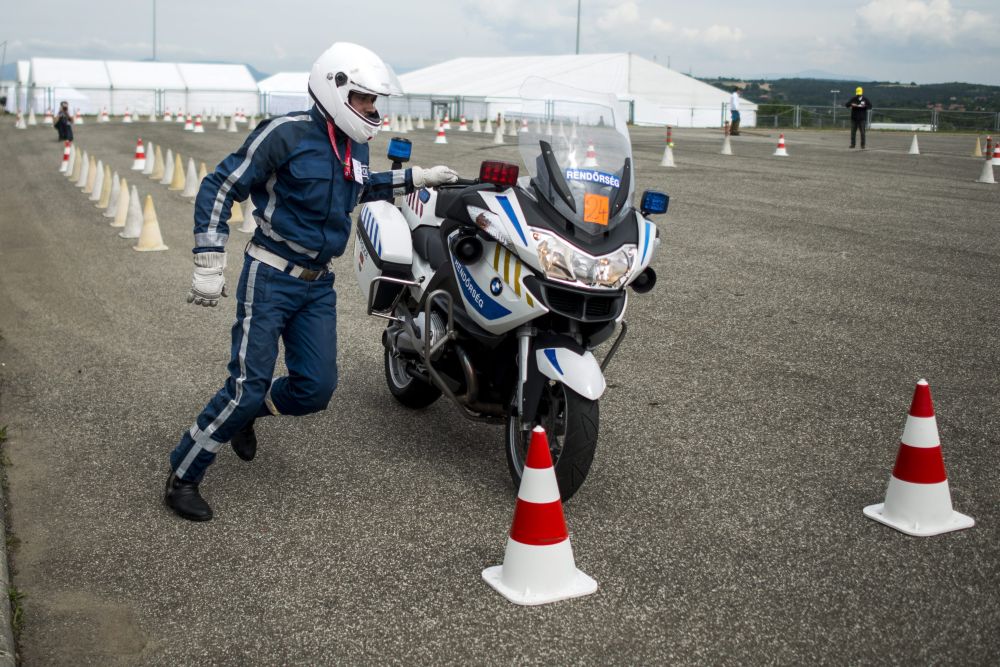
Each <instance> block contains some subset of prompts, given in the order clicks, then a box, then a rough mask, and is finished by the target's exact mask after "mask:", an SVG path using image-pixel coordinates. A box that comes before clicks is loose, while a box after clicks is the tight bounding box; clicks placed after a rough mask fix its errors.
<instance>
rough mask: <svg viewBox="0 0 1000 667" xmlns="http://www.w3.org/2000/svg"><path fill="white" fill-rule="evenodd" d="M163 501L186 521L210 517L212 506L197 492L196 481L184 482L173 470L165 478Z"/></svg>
mask: <svg viewBox="0 0 1000 667" xmlns="http://www.w3.org/2000/svg"><path fill="white" fill-rule="evenodd" d="M163 502H165V503H166V504H167V507H169V508H170V509H172V510H173V511H174V512H175V513H177V515H178V516H181V517H184V518H185V519H187V520H188V521H208V520H209V519H211V518H212V508H211V507H209V505H208V503H206V502H205V499H204V498H202V497H201V494H200V493H198V484H197V483H196V482H185V481H184V480H183V479H180V478H179V477H178V476H177V475H176V474H174V473H173V472H171V473H170V477H168V478H167V489H166V492H165V493H164V495H163Z"/></svg>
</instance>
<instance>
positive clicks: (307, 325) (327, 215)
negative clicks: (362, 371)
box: [164, 42, 457, 521]
mask: <svg viewBox="0 0 1000 667" xmlns="http://www.w3.org/2000/svg"><path fill="white" fill-rule="evenodd" d="M401 93H402V90H401V88H400V86H399V82H398V80H397V79H396V76H395V75H394V74H393V72H392V70H391V69H390V68H389V67H388V66H386V65H385V63H383V62H382V60H381V59H380V58H379V57H378V56H376V55H375V54H374V53H372V52H371V51H369V50H368V49H365V48H364V47H361V46H358V45H356V44H349V43H346V42H338V43H336V44H334V45H333V46H331V47H330V48H329V49H328V50H327V51H326V52H324V53H323V55H321V56H320V58H319V59H318V60H317V61H316V63H315V64H314V65H313V68H312V72H311V73H310V76H309V94H310V96H311V97H312V99H313V102H314V103H315V104H314V106H313V107H312V108H311V109H310V110H309V111H302V112H294V113H290V114H288V115H285V116H281V117H278V118H273V119H270V120H268V121H265V122H264V123H262V124H261V125H260V126H259V127H258V128H257V130H255V131H254V132H253V133H252V134H251V135H250V136H249V137H248V138H247V140H246V142H245V143H244V144H243V146H241V147H240V149H239V150H237V151H236V152H235V153H233V154H232V155H230V156H229V157H227V158H226V159H225V160H223V161H222V162H221V163H220V164H219V166H218V167H217V168H216V170H215V171H214V172H213V173H212V174H210V175H208V176H207V177H206V178H205V179H204V181H203V182H202V184H201V188H200V190H199V191H198V197H197V199H196V200H195V213H194V238H195V247H194V265H195V268H194V278H193V280H192V286H191V291H190V292H189V294H188V298H187V300H188V302H189V303H191V302H193V303H195V304H199V305H203V306H215V305H217V304H218V302H219V299H220V297H224V296H228V294H227V293H226V287H225V278H224V275H223V269H224V268H225V266H226V251H225V246H226V241H227V240H228V238H229V226H228V225H227V221H228V219H229V216H230V211H231V209H232V206H233V202H234V201H244V200H246V198H247V197H250V198H251V200H252V202H253V206H254V212H253V215H254V219H255V220H256V222H257V230H256V231H255V232H254V235H253V239H252V240H251V241H250V243H249V244H247V247H246V251H245V254H246V257H245V260H244V263H243V271H242V273H241V274H240V281H239V285H238V287H237V288H236V299H237V305H236V323H235V324H234V325H233V329H232V358H231V359H230V361H229V367H228V368H229V378H228V379H227V380H226V383H225V385H224V386H223V387H222V389H220V390H219V392H218V393H217V394H216V395H215V397H213V398H212V400H211V401H209V403H208V405H206V406H205V409H204V410H203V411H202V413H201V414H200V415H199V416H198V418H197V420H196V421H195V423H194V425H193V426H191V428H190V429H188V430H187V431H186V432H185V433H184V434H183V436H182V437H181V440H180V443H179V444H178V445H177V447H176V448H175V449H174V450H173V452H172V453H171V454H170V464H171V473H170V476H169V478H168V479H167V486H166V492H165V496H164V499H165V502H166V504H167V506H168V507H170V508H171V509H172V510H173V511H174V512H176V513H177V514H178V515H180V516H182V517H184V518H185V519H190V520H193V521H207V520H209V519H211V518H212V508H211V507H210V506H209V504H208V503H207V502H206V501H205V499H204V498H203V497H202V496H201V493H200V491H199V484H200V482H201V479H202V477H203V475H204V474H205V469H206V468H207V467H208V466H209V465H210V464H211V463H212V461H214V460H215V455H216V452H217V451H218V450H219V448H220V447H221V446H222V444H224V443H226V442H231V444H232V446H233V449H234V450H235V451H236V454H237V455H238V456H239V457H240V458H241V459H243V460H245V461H250V460H252V459H253V458H254V455H255V454H256V451H257V438H256V434H255V433H254V430H253V424H254V420H255V419H256V418H258V417H265V416H268V415H304V414H309V413H311V412H318V411H320V410H323V409H325V408H326V406H327V403H329V401H330V397H331V395H332V394H333V391H334V389H335V388H336V386H337V343H336V341H337V293H336V292H335V291H334V289H333V282H334V275H333V271H332V270H330V268H329V263H330V261H331V259H332V258H334V257H338V256H340V255H341V254H342V253H343V252H344V248H345V246H346V245H347V239H348V236H349V235H350V232H351V218H350V214H351V211H352V210H353V209H354V207H355V206H356V205H357V204H358V203H359V202H364V201H372V200H377V199H391V198H392V197H394V196H396V195H401V194H405V193H409V192H412V191H413V189H414V188H421V187H424V186H427V187H433V186H436V185H441V184H444V183H450V182H453V181H454V180H455V179H456V178H457V175H456V174H455V172H454V171H452V170H451V169H449V168H448V167H444V166H438V167H433V168H430V169H421V168H420V167H412V168H410V169H399V170H393V171H386V172H381V173H375V174H370V173H369V171H368V142H369V141H371V140H372V139H373V138H374V137H375V135H376V134H377V133H378V131H379V129H380V128H381V126H382V119H381V117H380V116H379V113H378V111H377V110H376V107H375V103H376V101H377V98H378V97H379V96H388V95H399V94H401ZM279 338H281V339H282V340H283V341H284V344H285V363H286V366H287V367H288V375H287V376H285V377H280V378H272V375H273V372H274V365H275V362H276V360H277V356H278V339H279Z"/></svg>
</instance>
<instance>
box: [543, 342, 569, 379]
mask: <svg viewBox="0 0 1000 667" xmlns="http://www.w3.org/2000/svg"><path fill="white" fill-rule="evenodd" d="M542 352H544V353H545V357H546V358H547V359H548V360H549V363H550V364H552V368H554V369H556V372H557V373H559V375H566V374H565V373H563V369H562V366H560V365H559V360H558V359H556V351H555V348H551V347H547V348H545V349H544V350H542Z"/></svg>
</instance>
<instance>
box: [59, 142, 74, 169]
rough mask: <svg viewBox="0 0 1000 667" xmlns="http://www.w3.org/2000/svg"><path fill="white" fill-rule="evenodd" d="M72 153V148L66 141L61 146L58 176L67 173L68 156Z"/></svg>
mask: <svg viewBox="0 0 1000 667" xmlns="http://www.w3.org/2000/svg"><path fill="white" fill-rule="evenodd" d="M72 152H73V147H72V145H71V144H70V143H69V142H68V141H67V142H66V144H65V145H64V146H63V159H62V164H61V165H59V173H60V174H65V173H66V172H67V171H69V156H70V153H72Z"/></svg>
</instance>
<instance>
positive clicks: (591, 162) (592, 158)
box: [583, 143, 597, 167]
mask: <svg viewBox="0 0 1000 667" xmlns="http://www.w3.org/2000/svg"><path fill="white" fill-rule="evenodd" d="M583 166H584V167H596V166H597V151H595V150H594V144H593V143H588V144H587V155H586V156H585V157H584V158H583Z"/></svg>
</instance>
